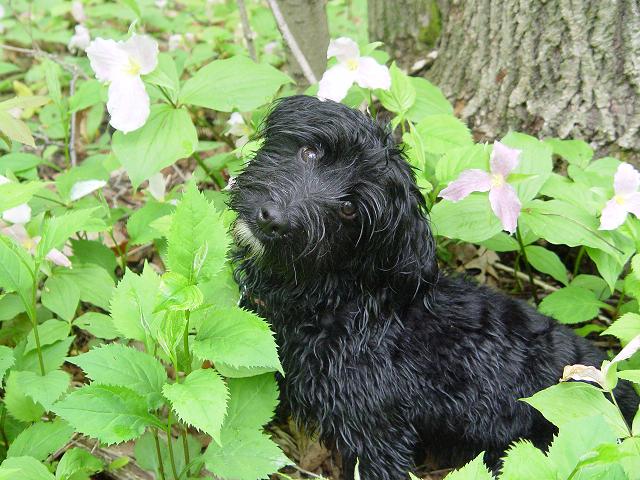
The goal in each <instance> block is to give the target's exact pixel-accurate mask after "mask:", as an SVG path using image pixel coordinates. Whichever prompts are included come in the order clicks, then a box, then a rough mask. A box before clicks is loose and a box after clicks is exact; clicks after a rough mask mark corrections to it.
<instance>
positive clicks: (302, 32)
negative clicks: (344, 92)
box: [277, 0, 329, 89]
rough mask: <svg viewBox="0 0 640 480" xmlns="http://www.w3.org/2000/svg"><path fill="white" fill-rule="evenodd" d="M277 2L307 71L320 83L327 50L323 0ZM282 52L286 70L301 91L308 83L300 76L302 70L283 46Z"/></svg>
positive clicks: (325, 65) (282, 0)
mask: <svg viewBox="0 0 640 480" xmlns="http://www.w3.org/2000/svg"><path fill="white" fill-rule="evenodd" d="M277 2H278V6H279V7H280V10H282V15H283V16H284V19H285V21H286V22H287V25H288V26H289V30H291V33H292V35H293V36H294V37H295V39H296V41H297V42H298V46H299V47H300V50H302V53H303V54H304V56H305V57H306V59H307V62H309V66H310V67H311V70H313V73H314V74H315V76H316V78H317V79H318V80H320V78H321V77H322V74H323V73H324V71H325V70H326V68H327V48H328V47H329V24H328V22H327V10H326V0H277ZM285 45H286V42H285ZM285 49H286V53H287V67H288V68H287V70H288V71H289V73H290V74H291V76H292V77H293V79H294V80H295V81H296V83H297V84H298V86H299V87H300V88H301V89H304V88H306V87H307V86H309V83H308V82H307V80H306V79H305V77H304V75H303V73H302V68H301V67H300V65H299V64H298V62H297V61H296V59H295V58H294V56H293V55H292V54H291V50H290V49H289V47H288V46H286V47H285Z"/></svg>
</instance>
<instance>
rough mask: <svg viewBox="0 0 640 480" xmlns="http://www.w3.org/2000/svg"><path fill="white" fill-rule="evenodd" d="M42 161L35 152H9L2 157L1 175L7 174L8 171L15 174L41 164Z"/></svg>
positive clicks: (0, 160) (0, 161)
mask: <svg viewBox="0 0 640 480" xmlns="http://www.w3.org/2000/svg"><path fill="white" fill-rule="evenodd" d="M42 161H43V160H42V159H41V158H40V157H39V156H37V155H34V154H33V153H26V152H12V153H8V154H7V155H3V156H2V157H1V158H0V175H5V174H6V173H7V171H10V172H13V173H14V174H19V173H21V172H26V171H28V170H31V169H32V168H35V167H37V166H38V165H40V164H41V163H42ZM5 176H6V175H5Z"/></svg>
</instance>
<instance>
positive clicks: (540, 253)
mask: <svg viewBox="0 0 640 480" xmlns="http://www.w3.org/2000/svg"><path fill="white" fill-rule="evenodd" d="M524 251H525V253H526V255H527V260H528V261H529V263H530V264H531V265H533V268H535V269H536V270H538V271H539V272H542V273H546V274H547V275H551V276H552V277H553V278H555V279H556V280H557V281H559V282H560V283H563V284H564V285H568V284H569V278H568V277H567V269H566V268H565V266H564V263H562V260H560V258H559V257H558V255H556V254H555V253H554V252H552V251H551V250H547V249H546V248H544V247H540V246H538V245H528V246H526V247H525V248H524Z"/></svg>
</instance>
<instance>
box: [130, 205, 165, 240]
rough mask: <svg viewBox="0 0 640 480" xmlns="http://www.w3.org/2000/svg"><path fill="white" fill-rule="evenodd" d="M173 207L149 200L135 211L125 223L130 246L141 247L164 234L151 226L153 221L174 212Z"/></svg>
mask: <svg viewBox="0 0 640 480" xmlns="http://www.w3.org/2000/svg"><path fill="white" fill-rule="evenodd" d="M174 209H175V207H174V206H173V205H171V204H170V203H160V202H156V201H155V200H149V201H148V202H147V203H145V205H144V206H143V207H142V208H140V209H139V210H136V211H135V212H134V213H133V215H131V216H130V217H129V220H128V221H127V232H128V233H129V239H130V242H131V244H132V245H142V244H145V243H148V242H151V241H152V240H155V239H157V238H160V237H162V236H164V234H163V233H162V232H161V231H160V230H157V229H155V228H153V226H152V225H151V224H152V223H153V222H154V220H157V219H158V218H160V217H164V216H165V215H169V214H171V213H172V212H173V211H174Z"/></svg>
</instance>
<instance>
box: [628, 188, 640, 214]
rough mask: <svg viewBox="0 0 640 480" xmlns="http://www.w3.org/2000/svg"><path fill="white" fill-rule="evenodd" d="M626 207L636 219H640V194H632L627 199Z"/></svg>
mask: <svg viewBox="0 0 640 480" xmlns="http://www.w3.org/2000/svg"><path fill="white" fill-rule="evenodd" d="M625 203H626V205H625V206H626V207H627V210H629V211H630V212H631V213H633V214H634V215H635V216H636V217H638V218H640V192H636V193H632V194H631V195H629V196H628V197H627V198H626V202H625Z"/></svg>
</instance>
